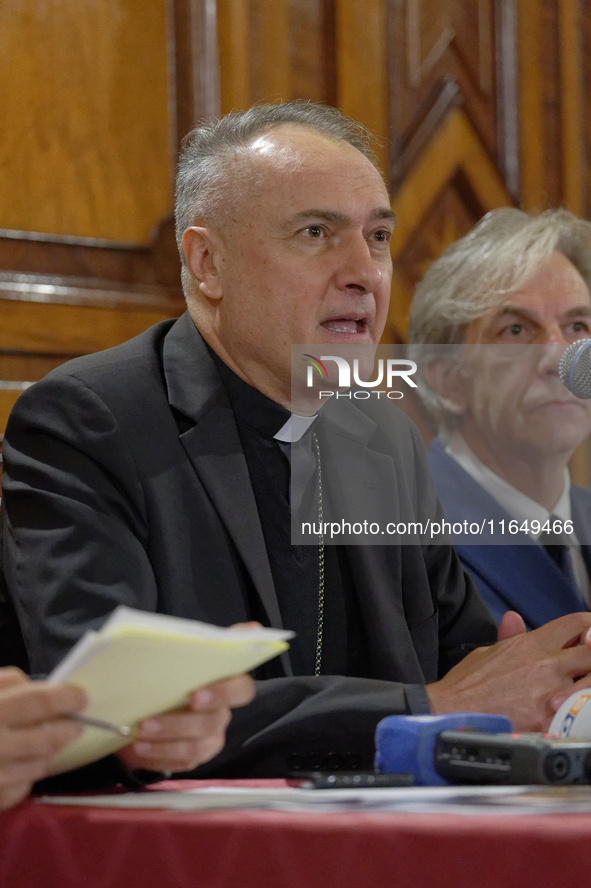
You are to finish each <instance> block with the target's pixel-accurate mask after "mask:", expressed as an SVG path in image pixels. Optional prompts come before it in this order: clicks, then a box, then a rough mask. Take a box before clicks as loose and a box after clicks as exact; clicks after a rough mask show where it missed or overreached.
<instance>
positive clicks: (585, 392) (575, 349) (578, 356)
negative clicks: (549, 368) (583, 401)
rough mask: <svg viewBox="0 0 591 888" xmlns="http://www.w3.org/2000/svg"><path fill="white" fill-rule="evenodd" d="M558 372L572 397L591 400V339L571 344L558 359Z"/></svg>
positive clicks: (578, 340)
mask: <svg viewBox="0 0 591 888" xmlns="http://www.w3.org/2000/svg"><path fill="white" fill-rule="evenodd" d="M558 372H559V374H560V378H561V379H562V381H563V383H564V384H565V386H566V387H567V389H568V390H569V391H571V392H572V393H573V395H576V396H577V398H591V339H577V341H576V342H571V344H570V345H569V346H568V347H567V348H566V349H565V351H564V354H563V355H562V357H561V359H560V364H559V365H558Z"/></svg>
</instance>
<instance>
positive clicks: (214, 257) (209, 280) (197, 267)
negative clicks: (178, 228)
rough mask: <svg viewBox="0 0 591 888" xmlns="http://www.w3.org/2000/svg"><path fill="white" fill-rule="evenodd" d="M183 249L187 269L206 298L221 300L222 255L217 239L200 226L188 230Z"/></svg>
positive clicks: (209, 231)
mask: <svg viewBox="0 0 591 888" xmlns="http://www.w3.org/2000/svg"><path fill="white" fill-rule="evenodd" d="M181 249H182V251H183V255H184V257H185V262H186V263H187V268H188V269H189V272H190V273H191V276H192V277H193V279H194V280H195V281H196V282H197V286H198V287H199V289H200V290H201V292H202V293H203V294H204V296H207V297H208V298H209V299H221V298H222V284H221V280H220V275H219V264H220V253H219V249H218V242H217V238H216V237H215V235H214V234H213V232H212V231H211V229H209V228H203V227H201V226H198V225H193V226H191V228H187V230H186V231H185V233H184V234H183V239H182V241H181Z"/></svg>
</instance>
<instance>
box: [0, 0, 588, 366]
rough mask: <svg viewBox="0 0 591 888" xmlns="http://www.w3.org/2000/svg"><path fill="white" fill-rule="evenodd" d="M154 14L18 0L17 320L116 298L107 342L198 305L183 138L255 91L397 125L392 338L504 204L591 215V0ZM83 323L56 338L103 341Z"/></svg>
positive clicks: (8, 245) (386, 159)
mask: <svg viewBox="0 0 591 888" xmlns="http://www.w3.org/2000/svg"><path fill="white" fill-rule="evenodd" d="M149 10H150V14H149V15H147V14H146V3H145V0H93V3H91V4H90V3H79V2H77V0H52V2H51V3H48V2H47V0H29V2H27V3H24V2H17V0H13V2H10V3H4V4H0V50H1V51H0V78H1V82H2V84H3V90H2V92H1V93H0V110H1V111H2V117H3V123H4V122H6V124H5V126H4V129H3V132H2V133H1V134H0V185H1V186H2V190H3V194H4V196H5V200H4V202H3V206H1V207H0V229H10V234H9V235H8V233H7V231H4V236H2V232H1V231H0V318H1V316H2V309H3V300H10V302H11V303H12V307H11V308H9V309H7V313H6V316H7V317H8V314H9V313H12V312H16V313H17V314H18V315H19V318H20V319H21V320H22V323H21V320H19V327H18V329H20V330H25V329H26V326H27V325H26V322H25V319H26V317H27V314H28V313H29V312H30V317H31V319H33V318H35V319H37V318H38V317H40V315H39V314H37V312H40V311H41V307H40V306H44V307H45V308H43V311H45V310H47V311H48V312H49V313H50V314H51V311H52V309H53V307H55V308H56V312H58V314H56V317H59V306H62V307H63V306H64V305H71V306H74V307H77V309H80V310H81V309H83V308H87V309H88V310H89V312H90V310H91V309H93V310H94V309H100V310H101V311H102V310H103V309H105V307H106V306H111V311H112V312H113V326H112V327H110V326H109V325H104V324H103V325H102V326H101V325H99V328H100V329H103V331H104V336H103V334H102V333H101V335H100V336H99V337H98V338H99V339H100V341H101V342H106V343H108V344H110V343H109V342H108V341H109V339H110V337H112V338H113V339H114V340H115V339H117V338H124V337H125V335H127V334H128V332H129V330H130V329H131V326H133V324H131V326H130V318H131V316H132V315H133V313H134V312H135V313H136V321H137V324H136V326H139V325H141V324H142V323H144V322H146V323H147V322H149V319H151V318H153V317H156V316H162V317H163V316H165V315H170V314H173V313H175V312H179V311H181V310H182V308H183V303H182V299H181V296H180V287H179V262H178V256H177V254H176V248H175V244H174V238H173V231H172V222H171V213H172V205H171V191H170V188H171V177H172V173H173V169H172V168H173V164H174V158H175V156H176V150H177V146H178V142H179V140H180V138H181V137H182V136H183V135H184V134H185V133H186V132H187V131H188V130H189V129H190V128H191V126H192V125H193V124H194V123H195V122H196V121H197V120H198V119H199V118H200V117H202V116H211V115H212V114H216V113H218V112H219V110H220V109H221V111H223V112H225V111H228V110H231V109H234V108H244V107H247V106H249V105H250V104H252V103H253V102H255V101H275V100H278V99H281V100H288V99H294V98H303V99H312V100H314V101H324V102H327V103H329V104H336V105H337V106H339V107H341V108H342V109H343V110H344V111H345V112H347V113H349V114H351V115H352V116H354V117H357V118H359V119H360V120H362V121H363V122H364V123H366V124H367V125H368V126H369V127H370V129H372V131H373V132H374V133H375V134H376V136H378V138H379V139H381V148H380V152H381V154H380V157H381V160H382V164H383V166H384V168H385V169H386V171H387V174H388V182H389V187H390V191H391V195H392V205H393V207H394V208H395V210H396V211H397V212H398V214H399V220H400V224H399V229H398V232H397V235H396V238H395V241H394V247H393V251H394V256H395V261H396V265H397V270H396V276H395V288H394V298H393V303H392V312H391V317H390V324H389V330H390V333H389V335H390V336H391V337H393V338H396V337H403V336H404V333H405V323H406V321H405V316H406V310H407V306H408V302H409V300H410V296H411V292H412V286H413V284H414V281H415V280H416V278H417V275H418V274H420V273H421V269H423V268H424V267H425V266H426V264H427V263H428V262H429V261H431V259H432V258H434V257H435V256H436V255H438V254H439V252H440V251H441V250H442V249H443V247H444V246H445V245H446V244H447V242H448V241H449V239H450V238H451V237H453V236H454V235H457V234H460V233H462V232H463V231H465V230H466V229H467V228H468V227H469V226H470V225H471V224H472V222H475V221H476V219H477V218H478V217H479V215H481V214H482V213H484V212H485V211H486V210H487V209H490V208H492V207H494V206H497V205H499V204H500V203H514V204H516V205H521V206H524V207H525V208H527V209H543V208H545V207H548V206H556V205H561V204H563V205H566V206H569V207H570V208H572V209H573V210H574V211H575V212H582V213H585V214H587V215H589V214H591V122H590V121H591V114H589V113H588V108H587V105H588V104H589V102H590V101H591V100H590V99H589V93H590V91H589V89H588V84H589V82H591V80H590V79H591V61H590V59H591V0H150V3H149ZM30 47H35V50H36V51H35V52H29V51H24V50H25V49H29V48H30ZM39 47H41V51H39ZM41 75H43V76H41ZM136 145H139V146H142V149H143V150H137V151H136V150H134V148H135V146H136ZM19 152H20V153H19ZM122 240H125V241H126V242H127V245H124V244H122V243H121V241H122ZM33 304H36V305H37V308H34V307H33ZM11 316H12V314H11ZM84 317H85V316H84V315H80V314H77V315H76V318H77V320H76V323H77V324H78V323H79V324H81V326H82V328H84V326H85V324H84V321H83V318H84ZM88 317H90V313H89V315H88ZM35 322H36V321H35ZM44 323H45V321H44ZM134 323H135V322H134ZM58 326H59V325H57V324H56V325H55V326H54V327H52V328H51V329H54V330H55V331H57V330H58ZM86 326H89V325H86ZM50 327H51V325H50ZM11 329H12V333H10V335H12V334H13V333H14V335H16V329H17V327H16V326H13V327H12V328H11ZM64 329H65V330H67V331H68V332H67V333H66V332H64V336H63V337H62V341H61V342H58V341H57V339H56V340H55V341H52V342H51V343H50V344H49V345H47V348H49V349H50V351H52V352H53V350H55V349H58V348H61V350H62V352H63V353H64V354H66V353H67V354H70V353H72V351H73V349H74V346H75V347H76V348H79V347H84V348H86V347H90V344H89V343H88V342H86V344H85V345H84V341H85V340H84V336H83V335H81V336H78V335H76V334H74V333H73V327H72V326H71V325H69V326H68V325H66V327H65V328H64ZM19 335H20V334H19ZM7 337H8V339H9V338H10V336H9V332H8V330H7ZM34 338H35V337H34V336H32V337H31V340H33V339H34ZM58 338H59V337H58ZM19 342H20V345H19V348H23V349H25V351H26V350H27V349H29V350H31V353H32V354H39V351H38V348H39V346H38V344H36V343H35V342H34V341H30V342H29V343H28V344H25V343H23V342H22V341H21V340H19ZM13 344H14V343H13ZM9 346H10V342H8V341H7V338H6V337H5V345H4V346H3V347H5V348H9ZM45 347H46V346H43V348H45Z"/></svg>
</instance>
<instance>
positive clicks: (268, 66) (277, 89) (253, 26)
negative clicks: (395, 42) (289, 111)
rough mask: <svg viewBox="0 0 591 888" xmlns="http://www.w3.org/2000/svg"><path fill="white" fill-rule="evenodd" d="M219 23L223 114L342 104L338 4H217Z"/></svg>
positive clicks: (245, 0) (325, 0)
mask: <svg viewBox="0 0 591 888" xmlns="http://www.w3.org/2000/svg"><path fill="white" fill-rule="evenodd" d="M380 2H381V0H380ZM353 6H356V7H358V6H359V4H358V3H354V4H353ZM370 20H371V18H370ZM217 21H218V38H219V54H220V94H221V110H222V113H226V112H228V111H233V110H239V109H244V108H248V107H250V105H252V104H253V103H254V102H275V101H279V100H281V101H290V100H292V99H310V100H312V101H314V102H327V103H329V104H333V105H334V104H338V102H337V95H336V82H335V46H334V40H335V33H334V30H335V24H334V22H335V3H334V0H217Z"/></svg>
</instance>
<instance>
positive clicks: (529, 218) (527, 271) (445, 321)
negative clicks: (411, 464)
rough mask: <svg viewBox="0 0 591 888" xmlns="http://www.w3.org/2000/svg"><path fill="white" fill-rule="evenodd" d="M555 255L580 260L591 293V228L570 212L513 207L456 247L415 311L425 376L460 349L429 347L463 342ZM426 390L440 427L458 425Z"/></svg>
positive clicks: (417, 351) (412, 338) (412, 325)
mask: <svg viewBox="0 0 591 888" xmlns="http://www.w3.org/2000/svg"><path fill="white" fill-rule="evenodd" d="M555 251H557V252H559V253H562V255H563V256H565V257H566V258H567V259H568V260H569V261H570V262H572V264H573V265H574V266H575V268H576V269H577V271H578V272H579V274H580V275H581V277H582V278H583V280H584V281H585V283H586V285H587V289H588V290H589V292H590V293H591V223H590V222H587V221H585V220H583V219H579V218H577V217H576V216H573V214H572V213H569V212H568V211H567V210H562V209H559V210H547V211H546V212H544V213H541V214H540V215H538V216H533V215H530V214H529V213H525V212H523V211H522V210H517V209H514V208H512V207H502V208H501V209H497V210H492V211H491V212H490V213H487V214H486V216H484V217H483V218H482V219H481V220H480V222H478V223H477V225H476V226H475V227H474V228H473V229H472V230H471V231H470V232H469V233H468V234H467V235H466V236H465V237H463V238H460V240H458V241H456V242H455V243H454V244H452V245H451V246H450V247H448V248H447V250H445V252H444V253H443V254H442V255H441V256H440V258H439V259H437V260H436V261H435V262H434V263H433V265H432V266H431V267H430V268H429V270H428V271H427V273H426V274H425V276H424V278H423V279H422V281H421V282H420V283H419V284H418V286H417V288H416V290H415V294H414V298H413V301H412V305H411V311H410V321H409V334H408V340H409V343H413V344H416V347H415V348H413V359H414V360H415V361H417V363H418V365H419V372H420V368H421V366H422V367H425V366H426V365H427V364H428V363H429V362H430V361H432V360H434V358H435V357H436V356H441V352H442V351H446V352H448V353H449V355H448V356H449V358H450V359H452V352H454V351H455V350H454V349H444V350H442V349H441V348H440V349H436V348H429V346H431V345H435V344H450V345H451V344H458V343H462V342H463V341H464V336H465V332H466V327H467V326H468V324H470V323H471V322H472V321H475V320H477V319H478V318H481V317H483V316H484V315H485V314H487V313H488V312H489V311H491V310H492V309H494V308H495V307H496V306H497V305H500V303H501V302H502V301H504V300H505V299H506V298H507V296H510V295H511V293H514V292H515V291H517V290H519V288H520V287H522V286H524V284H525V283H526V282H527V281H528V280H529V279H530V278H531V277H532V276H533V275H534V274H535V273H536V271H537V270H538V268H539V267H540V266H541V265H542V264H543V263H544V262H545V261H547V260H548V259H549V258H550V256H551V254H552V253H553V252H555ZM458 351H459V349H458ZM421 391H422V393H423V399H424V401H425V403H426V405H427V406H428V407H430V408H431V409H432V410H433V411H434V412H435V413H436V414H438V418H439V420H440V421H441V420H442V419H443V420H445V421H446V422H447V421H448V420H451V417H447V416H446V415H445V414H444V412H443V411H442V408H441V405H440V404H439V399H438V398H437V395H436V394H435V392H433V391H432V390H431V389H430V388H429V387H428V386H426V384H425V385H421Z"/></svg>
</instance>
